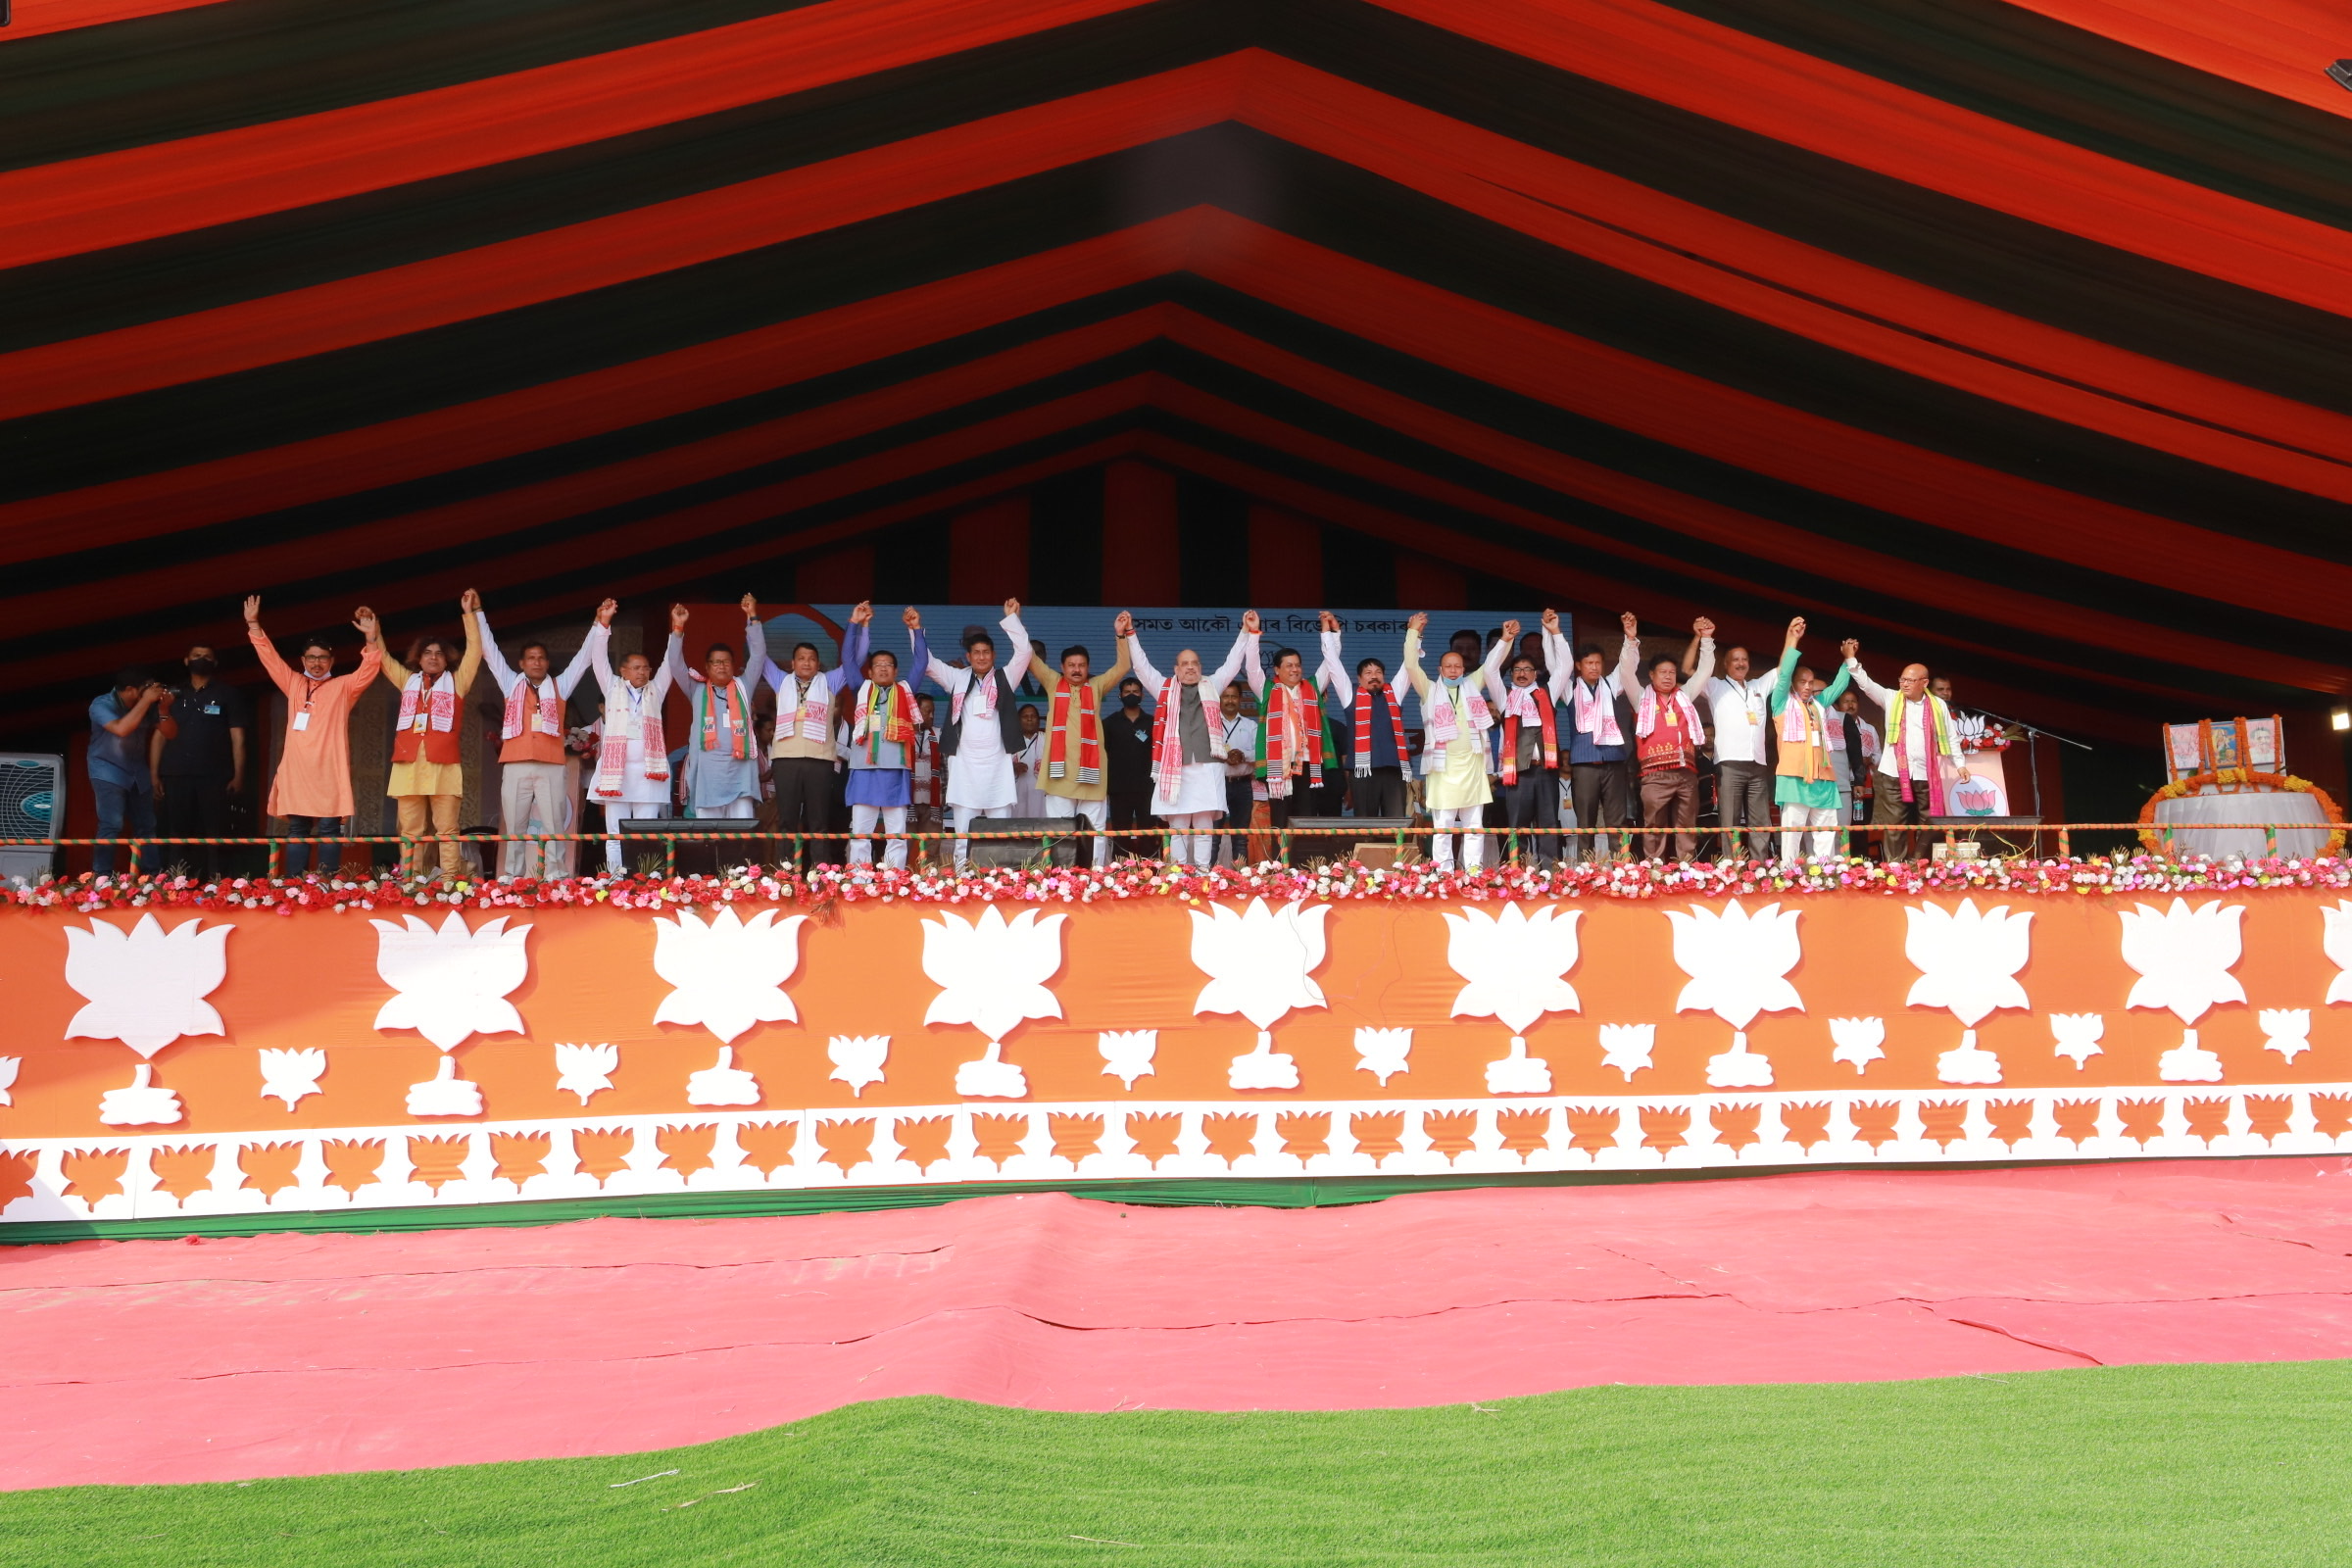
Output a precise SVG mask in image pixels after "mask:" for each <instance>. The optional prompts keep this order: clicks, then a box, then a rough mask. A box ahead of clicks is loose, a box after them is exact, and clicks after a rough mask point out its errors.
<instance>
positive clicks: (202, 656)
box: [147, 643, 248, 882]
mask: <svg viewBox="0 0 2352 1568" xmlns="http://www.w3.org/2000/svg"><path fill="white" fill-rule="evenodd" d="M181 662H182V663H184V664H185V665H186V666H187V671H188V684H187V686H186V687H185V688H184V689H183V690H181V691H179V692H177V693H176V694H168V695H167V696H166V697H165V698H164V708H163V717H162V719H161V720H160V721H159V722H158V723H157V724H156V728H155V734H154V735H153V736H151V737H150V738H149V740H148V742H147V766H148V770H149V772H150V773H151V774H152V775H153V779H154V785H155V802H156V814H157V815H158V816H159V817H160V818H161V825H162V828H163V834H164V837H165V838H167V839H173V838H210V839H218V838H226V837H227V836H228V802H229V798H230V797H231V796H233V795H236V794H239V793H240V792H242V791H243V790H244V788H245V733H246V725H247V722H248V720H247V718H246V714H245V697H244V694H243V693H242V692H239V691H238V690H237V689H236V688H235V687H233V686H230V685H228V684H226V683H225V682H222V681H221V680H219V679H217V678H216V677H217V675H218V674H219V672H220V668H221V664H220V659H219V656H218V655H217V654H215V652H214V651H213V646H212V644H210V643H198V644H196V645H195V646H194V647H192V648H190V649H189V650H188V652H187V654H186V657H185V658H184V659H183V660H182V661H181ZM164 860H165V862H166V863H167V864H169V863H171V862H172V861H175V860H176V861H183V862H185V863H186V865H187V866H188V868H189V869H190V870H192V871H194V872H195V873H196V874H197V875H198V876H200V877H203V878H204V879H205V880H206V881H208V882H209V881H211V880H213V879H214V878H216V877H218V876H219V875H220V874H221V852H220V851H219V850H217V849H215V848H214V847H213V846H211V845H209V844H172V845H167V846H166V847H165V850H164Z"/></svg>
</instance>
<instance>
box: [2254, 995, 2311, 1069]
mask: <svg viewBox="0 0 2352 1568" xmlns="http://www.w3.org/2000/svg"><path fill="white" fill-rule="evenodd" d="M2261 1019H2262V1033H2263V1042H2262V1049H2263V1050H2265V1051H2276V1052H2277V1053H2278V1054H2280V1055H2281V1056H2284V1057H2285V1058H2286V1059H2287V1060H2289V1061H2292V1060H2294V1059H2295V1058H2296V1057H2297V1056H2299V1055H2301V1054H2303V1053H2304V1052H2306V1051H2309V1050H2310V1049H2311V1009H2310V1008H2309V1007H2265V1008H2264V1009H2263V1010H2262V1014H2261Z"/></svg>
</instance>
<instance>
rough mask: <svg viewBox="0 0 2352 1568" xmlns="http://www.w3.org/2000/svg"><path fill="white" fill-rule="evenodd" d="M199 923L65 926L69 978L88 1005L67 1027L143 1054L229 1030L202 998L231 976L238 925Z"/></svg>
mask: <svg viewBox="0 0 2352 1568" xmlns="http://www.w3.org/2000/svg"><path fill="white" fill-rule="evenodd" d="M202 925H203V921H202V920H201V919H196V920H183V921H181V922H180V923H179V924H178V925H176V926H174V927H172V931H171V932H170V933H169V934H166V932H165V931H164V928H163V926H162V925H161V924H160V923H158V922H157V920H156V918H155V916H154V915H152V914H143V915H141V916H139V922H138V924H136V925H134V926H132V927H131V928H130V929H129V930H127V931H125V930H123V929H122V928H121V927H119V926H116V925H114V924H112V923H111V922H109V921H105V920H96V919H93V920H92V921H91V922H90V925H89V929H88V930H86V931H85V930H83V929H81V928H80V927H79V926H68V927H66V984H67V985H70V986H72V987H73V989H74V991H75V992H76V993H78V994H79V995H80V996H82V997H83V998H84V999H86V1000H87V1002H88V1004H89V1005H87V1006H85V1007H83V1008H82V1009H81V1010H80V1011H78V1012H76V1013H74V1014H73V1021H72V1022H71V1023H69V1024H67V1025H66V1037H67V1038H68V1039H76V1038H79V1039H89V1040H120V1041H122V1042H123V1044H124V1045H126V1046H128V1047H129V1048H130V1049H131V1050H133V1051H135V1052H137V1053H138V1054H139V1056H140V1058H141V1059H142V1060H146V1059H151V1058H153V1056H154V1055H155V1054H156V1053H157V1052H159V1051H161V1050H163V1049H164V1048H165V1047H166V1046H168V1045H170V1044H171V1043H172V1041H174V1040H177V1039H178V1038H179V1037H180V1036H182V1035H218V1034H223V1033H225V1032H226V1031H225V1030H224V1029H223V1028H222V1026H221V1014H220V1013H218V1012H216V1011H214V1010H213V1005H212V1004H211V1003H209V1002H207V1001H205V1000H204V999H205V997H206V996H208V995H209V994H211V992H212V991H213V989H214V988H215V987H216V986H218V985H220V984H221V981H222V980H224V979H226V978H227V977H228V954H227V951H226V948H225V944H226V943H227V941H228V933H229V932H230V931H231V930H233V929H234V928H233V927H231V926H226V925H216V926H214V927H213V928H212V929H211V930H210V931H206V930H203V929H201V927H202ZM172 1119H173V1120H177V1119H178V1118H177V1117H176V1116H174V1117H173V1118H172Z"/></svg>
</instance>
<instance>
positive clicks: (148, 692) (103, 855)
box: [88, 669, 164, 876]
mask: <svg viewBox="0 0 2352 1568" xmlns="http://www.w3.org/2000/svg"><path fill="white" fill-rule="evenodd" d="M163 696H164V688H163V686H162V685H161V684H160V683H158V682H156V681H152V680H149V679H148V678H147V676H146V674H145V673H144V672H143V671H140V670H136V669H125V670H123V671H122V672H121V673H120V674H118V675H116V676H115V688H114V690H113V691H110V692H107V693H105V694H103V695H101V696H98V697H93V698H91V699H90V751H89V759H88V762H89V769H90V793H91V794H92V795H94V796H96V797H97V802H98V837H100V838H102V839H119V838H122V837H123V836H124V835H123V830H124V828H125V827H127V828H128V829H129V834H130V836H131V837H134V838H139V837H144V836H146V835H148V834H150V833H153V832H154V831H155V776H154V774H153V773H152V772H151V771H150V770H149V768H148V765H147V744H148V740H149V737H151V736H152V735H153V734H154V733H155V720H156V707H155V705H156V704H157V703H158V702H160V701H162V700H163ZM90 869H91V870H93V871H95V872H97V873H98V874H99V875H100V876H111V875H113V874H114V869H115V850H114V846H113V845H111V844H101V845H100V846H98V847H97V848H96V849H94V850H92V851H91V852H90ZM130 869H131V870H133V871H136V870H137V869H138V852H137V851H136V850H135V849H134V850H133V851H132V852H131V855H130Z"/></svg>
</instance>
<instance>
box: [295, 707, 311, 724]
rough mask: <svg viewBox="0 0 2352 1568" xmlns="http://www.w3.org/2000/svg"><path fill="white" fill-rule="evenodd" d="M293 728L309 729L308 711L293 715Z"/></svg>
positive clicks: (309, 716) (309, 718) (309, 717)
mask: <svg viewBox="0 0 2352 1568" xmlns="http://www.w3.org/2000/svg"><path fill="white" fill-rule="evenodd" d="M294 727H295V728H296V729H309V728H310V727H311V715H310V711H309V710H307V709H305V710H302V711H297V712H296V713H295V715H294Z"/></svg>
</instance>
